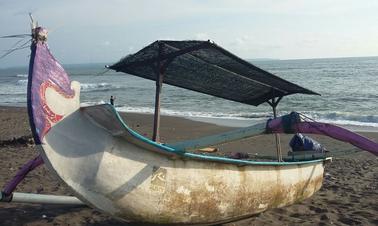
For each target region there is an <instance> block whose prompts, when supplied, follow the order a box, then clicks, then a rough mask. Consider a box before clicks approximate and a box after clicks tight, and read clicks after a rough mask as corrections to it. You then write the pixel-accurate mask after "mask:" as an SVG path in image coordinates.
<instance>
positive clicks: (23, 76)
mask: <svg viewBox="0 0 378 226" xmlns="http://www.w3.org/2000/svg"><path fill="white" fill-rule="evenodd" d="M16 77H17V78H27V77H28V75H27V74H17V75H16Z"/></svg>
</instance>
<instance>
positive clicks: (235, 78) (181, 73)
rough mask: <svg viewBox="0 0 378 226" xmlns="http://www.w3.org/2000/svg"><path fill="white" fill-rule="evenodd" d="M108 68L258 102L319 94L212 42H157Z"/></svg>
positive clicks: (233, 98) (183, 86)
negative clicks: (287, 96) (292, 95)
mask: <svg viewBox="0 0 378 226" xmlns="http://www.w3.org/2000/svg"><path fill="white" fill-rule="evenodd" d="M109 68H111V69H114V70H116V71H122V72H125V73H128V74H132V75H136V76H139V77H142V78H146V79H151V80H154V81H157V80H159V75H163V76H162V77H164V78H161V80H162V81H163V80H164V81H163V82H164V83H167V84H170V85H173V86H177V87H182V88H185V89H189V90H193V91H197V92H200V93H205V94H209V95H212V96H216V97H220V98H224V99H228V100H232V101H236V102H240V103H244V104H249V105H255V106H257V105H259V104H262V103H264V102H267V101H269V100H272V99H273V98H275V97H283V96H286V95H290V94H294V93H302V94H317V95H319V94H318V93H316V92H313V91H311V90H308V89H306V88H303V87H300V86H298V85H296V84H294V83H291V82H288V81H286V80H284V79H281V78H279V77H277V76H275V75H273V74H272V73H269V72H267V71H265V70H262V69H260V68H258V67H256V66H254V65H253V64H251V63H249V62H247V61H245V60H243V59H241V58H239V57H237V56H235V55H234V54H232V53H230V52H228V51H227V50H225V49H223V48H221V47H220V46H218V45H216V44H215V43H213V42H210V41H155V42H153V43H152V44H150V45H148V46H147V47H145V48H143V49H142V50H140V51H139V52H137V53H135V54H132V55H128V56H126V57H125V58H123V59H121V60H120V61H119V62H117V63H115V64H114V65H111V66H110V67H109Z"/></svg>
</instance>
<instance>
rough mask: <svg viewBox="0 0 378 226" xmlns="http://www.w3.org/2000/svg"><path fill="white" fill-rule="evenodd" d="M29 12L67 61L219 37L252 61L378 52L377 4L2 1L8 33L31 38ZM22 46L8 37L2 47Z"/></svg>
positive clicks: (15, 58)
mask: <svg viewBox="0 0 378 226" xmlns="http://www.w3.org/2000/svg"><path fill="white" fill-rule="evenodd" d="M28 12H32V13H33V15H34V17H35V18H36V19H37V20H38V22H39V24H40V25H42V26H44V27H46V28H48V29H49V31H50V34H49V40H48V42H49V46H50V49H51V50H52V52H53V54H54V55H55V56H56V58H57V59H58V60H59V61H60V62H62V63H63V64H71V63H97V62H105V63H107V62H109V63H111V62H115V61H117V60H119V59H120V58H121V57H123V56H125V55H127V54H129V53H134V52H135V51H137V50H139V49H141V48H142V47H144V46H146V45H148V44H149V43H151V42H153V41H155V40H157V39H173V40H183V39H201V40H207V39H211V40H213V41H215V42H216V43H217V44H219V45H221V46H223V47H224V48H226V49H228V50H230V51H231V52H233V53H235V54H236V55H239V56H241V57H243V58H247V59H251V58H279V59H298V58H325V57H353V56H377V55H378V1H376V0H359V1H356V0H332V1H331V0H313V1H310V0H308V1H306V0H261V1H254V0H249V1H244V0H239V1H238V0H230V1H225V0H214V1H212V0H191V1H184V0H182V1H179V0H171V1H168V0H167V1H158V0H150V1H147V0H135V1H128V0H106V1H105V0H101V1H100V0H85V1H80V0H75V1H73V0H64V1H53V0H33V1H26V0H9V1H7V0H0V36H3V35H13V34H22V33H29V32H30V31H29V29H30V25H29V17H28ZM16 41H17V40H16V39H13V40H5V39H0V50H1V51H3V50H6V49H9V48H10V47H11V46H12V45H13V44H14V43H15V42H16ZM28 56H29V50H28V49H25V50H23V51H20V52H18V53H16V54H12V55H11V56H8V57H6V58H4V59H0V67H1V68H4V67H10V66H17V65H21V66H22V65H27V64H28Z"/></svg>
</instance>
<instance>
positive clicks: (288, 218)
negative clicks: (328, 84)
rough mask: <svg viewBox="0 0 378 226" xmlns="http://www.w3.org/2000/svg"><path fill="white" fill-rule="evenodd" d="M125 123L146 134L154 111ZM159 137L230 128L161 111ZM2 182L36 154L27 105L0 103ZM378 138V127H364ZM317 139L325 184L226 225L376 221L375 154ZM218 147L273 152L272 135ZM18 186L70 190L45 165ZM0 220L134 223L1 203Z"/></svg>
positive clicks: (84, 211) (69, 209)
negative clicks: (323, 155) (325, 153)
mask: <svg viewBox="0 0 378 226" xmlns="http://www.w3.org/2000/svg"><path fill="white" fill-rule="evenodd" d="M123 116H124V118H125V120H126V121H127V122H128V124H129V125H130V126H131V127H132V128H133V129H135V130H136V131H138V132H139V133H141V134H143V135H145V136H148V137H150V136H151V126H152V116H151V115H143V114H131V113H128V114H123ZM161 126H162V128H161V137H162V142H166V143H170V142H175V141H179V140H184V139H189V138H195V137H200V136H202V135H205V134H213V133H216V132H222V131H227V130H230V129H232V128H230V127H223V126H217V125H213V124H208V123H202V122H197V121H191V120H187V119H183V118H177V117H162V121H161ZM0 131H1V132H0V166H1V171H0V185H1V186H3V185H5V183H6V182H7V181H9V180H10V179H11V178H12V177H13V176H14V175H15V174H16V172H17V170H18V169H19V168H20V167H21V166H22V165H23V164H24V163H25V162H27V161H28V160H30V159H31V158H33V157H34V156H36V155H37V151H36V148H35V146H34V145H33V144H32V143H31V142H30V141H31V140H30V138H31V135H30V129H29V124H28V121H27V114H26V109H25V108H16V107H0ZM364 135H365V136H367V137H370V138H371V139H373V140H375V141H378V133H364ZM312 137H313V138H315V139H316V140H318V141H320V142H321V143H322V144H323V145H324V146H325V147H326V148H327V149H328V150H329V151H331V153H332V154H333V155H335V156H336V157H334V160H333V162H332V163H330V164H328V165H327V167H326V173H325V179H324V183H323V187H322V188H321V190H320V191H319V192H317V193H316V194H315V195H314V196H313V197H311V198H310V199H307V200H305V201H303V202H301V203H298V204H294V205H292V206H289V207H285V208H279V209H273V210H269V211H266V212H264V213H261V214H259V215H257V216H255V217H251V218H248V219H245V220H241V221H237V222H232V223H228V224H225V225H228V226H231V225H240V226H242V225H243V226H244V225H279V226H283V225H378V161H377V160H378V158H377V157H375V156H374V155H372V154H370V153H366V152H359V151H358V150H357V149H356V148H354V147H353V146H351V145H349V144H344V143H342V142H337V141H334V140H331V139H328V138H325V137H321V136H312ZM290 138H291V136H289V135H285V136H281V143H282V147H283V153H286V152H287V151H288V150H289V147H288V142H289V140H290ZM219 149H220V152H223V153H225V152H247V153H250V154H252V155H256V153H257V155H270V156H274V154H275V141H274V137H273V135H263V136H259V137H255V138H250V139H245V140H242V141H240V142H234V143H231V144H227V145H221V146H219ZM16 191H18V192H34V193H41V194H60V195H72V193H71V191H70V190H69V189H68V188H67V187H66V186H65V185H63V184H61V183H59V181H58V180H56V178H54V177H53V175H51V174H50V173H49V172H48V170H47V169H46V168H45V166H43V165H42V166H40V167H39V168H37V169H36V170H34V171H32V172H31V173H30V174H29V175H28V176H27V177H26V178H25V180H24V181H23V182H22V183H21V184H20V185H19V186H18V188H17V190H16ZM0 225H98V226H100V225H133V224H131V223H129V224H127V223H124V222H121V221H118V220H116V219H112V218H110V217H108V216H106V215H105V214H102V213H100V212H98V211H96V210H93V209H90V208H87V207H74V206H56V205H30V204H14V203H0Z"/></svg>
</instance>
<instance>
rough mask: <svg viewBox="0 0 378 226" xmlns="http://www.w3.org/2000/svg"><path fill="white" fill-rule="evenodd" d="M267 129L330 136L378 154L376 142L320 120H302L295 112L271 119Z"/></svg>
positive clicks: (277, 131) (273, 131)
mask: <svg viewBox="0 0 378 226" xmlns="http://www.w3.org/2000/svg"><path fill="white" fill-rule="evenodd" d="M267 131H268V132H271V133H310V134H320V135H326V136H329V137H332V138H334V139H336V140H340V141H343V142H346V143H350V144H352V145H354V146H356V147H358V148H360V149H362V150H365V151H368V152H370V153H372V154H374V155H377V156H378V144H377V143H376V142H374V141H372V140H370V139H368V138H366V137H364V136H361V135H359V134H357V133H353V132H351V131H349V130H347V129H344V128H341V127H338V126H335V125H331V124H328V123H320V122H302V121H301V119H300V116H299V114H298V113H296V112H292V113H291V114H289V115H285V116H282V117H279V118H276V119H272V120H270V121H268V123H267Z"/></svg>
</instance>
